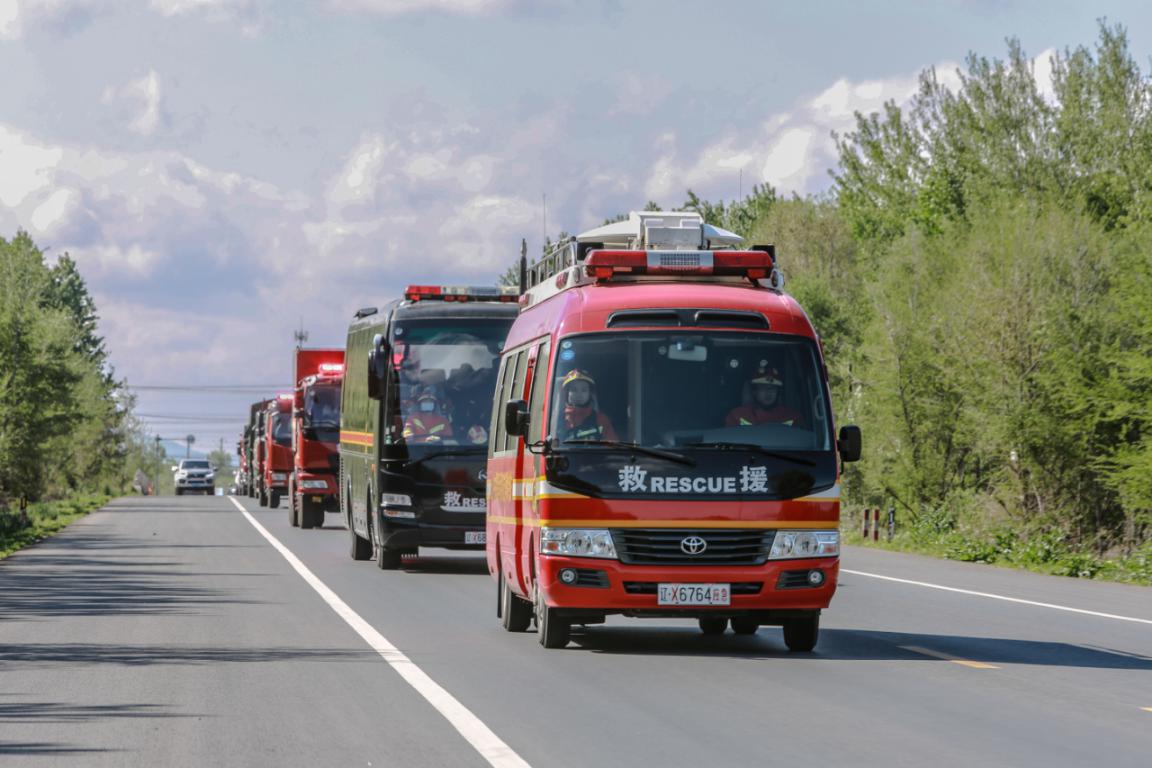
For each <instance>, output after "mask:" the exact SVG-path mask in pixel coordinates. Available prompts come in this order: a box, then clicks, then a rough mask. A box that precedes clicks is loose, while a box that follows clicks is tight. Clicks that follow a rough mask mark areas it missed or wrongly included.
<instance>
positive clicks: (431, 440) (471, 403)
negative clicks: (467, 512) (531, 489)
mask: <svg viewBox="0 0 1152 768" xmlns="http://www.w3.org/2000/svg"><path fill="white" fill-rule="evenodd" d="M511 324H512V318H511V317H509V318H506V319H499V320H496V319H493V320H487V319H485V320H474V319H457V318H452V319H441V320H431V319H429V320H410V321H406V322H403V323H400V324H398V325H396V326H395V327H394V328H393V330H392V344H391V348H392V361H391V362H392V376H391V384H392V386H391V387H390V389H391V392H390V396H389V408H388V412H387V414H386V420H385V430H384V434H385V440H384V443H385V445H393V446H401V445H403V446H416V445H458V446H473V447H475V448H476V449H477V450H484V449H486V447H487V445H488V423H489V420H490V417H491V414H492V392H493V390H494V389H495V380H496V368H497V367H498V366H499V363H500V350H501V349H502V348H503V346H504V338H505V337H506V336H507V334H508V328H509V327H510V326H511Z"/></svg>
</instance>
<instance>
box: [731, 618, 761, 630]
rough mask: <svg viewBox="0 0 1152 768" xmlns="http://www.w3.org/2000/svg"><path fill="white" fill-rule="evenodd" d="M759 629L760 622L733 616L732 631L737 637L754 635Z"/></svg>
mask: <svg viewBox="0 0 1152 768" xmlns="http://www.w3.org/2000/svg"><path fill="white" fill-rule="evenodd" d="M758 629H760V622H758V621H756V620H755V619H753V618H751V617H749V616H733V617H732V631H733V632H735V633H736V634H738V635H754V634H756V630H758Z"/></svg>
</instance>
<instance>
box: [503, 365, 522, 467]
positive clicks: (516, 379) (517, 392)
mask: <svg viewBox="0 0 1152 768" xmlns="http://www.w3.org/2000/svg"><path fill="white" fill-rule="evenodd" d="M527 368H528V350H527V349H522V350H520V351H519V352H517V353H516V372H515V375H514V376H513V377H512V383H511V386H510V387H509V390H508V395H507V397H505V398H504V400H505V402H507V401H508V400H519V399H520V398H522V397H524V373H525V370H526V369H527ZM501 408H503V406H501ZM516 439H517V438H516V436H515V435H508V434H505V435H504V450H506V451H511V450H513V449H514V448H515V447H516Z"/></svg>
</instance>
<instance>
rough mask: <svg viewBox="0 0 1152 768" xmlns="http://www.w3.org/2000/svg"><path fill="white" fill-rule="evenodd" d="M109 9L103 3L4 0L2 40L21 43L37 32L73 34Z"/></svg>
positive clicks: (0, 19)
mask: <svg viewBox="0 0 1152 768" xmlns="http://www.w3.org/2000/svg"><path fill="white" fill-rule="evenodd" d="M109 6H110V3H108V2H101V1H100V0H0V40H19V39H20V38H22V37H24V36H25V35H27V34H28V33H29V31H31V30H34V29H44V30H47V31H50V32H55V33H57V34H64V35H67V34H73V33H75V32H77V31H79V30H80V29H82V28H84V27H85V26H87V25H88V24H89V23H90V22H91V21H92V19H93V18H95V17H96V16H98V15H101V14H104V13H107V12H108V11H109V10H110V7H109Z"/></svg>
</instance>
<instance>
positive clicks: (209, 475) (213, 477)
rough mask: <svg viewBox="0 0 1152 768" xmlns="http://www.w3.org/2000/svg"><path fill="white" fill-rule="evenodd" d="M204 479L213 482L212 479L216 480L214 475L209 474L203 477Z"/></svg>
mask: <svg viewBox="0 0 1152 768" xmlns="http://www.w3.org/2000/svg"><path fill="white" fill-rule="evenodd" d="M204 479H205V480H214V479H216V475H214V474H212V473H211V472H209V473H208V474H206V475H204Z"/></svg>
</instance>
